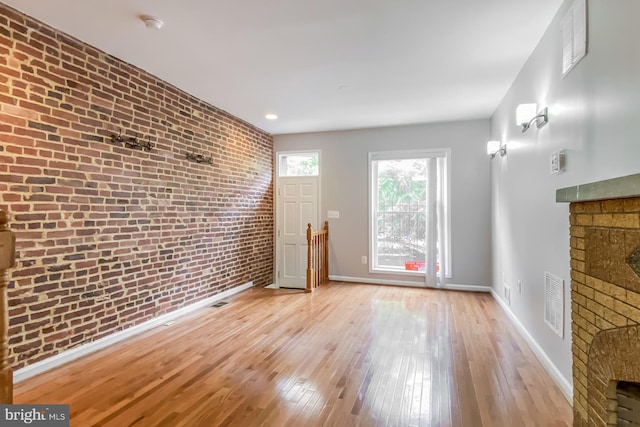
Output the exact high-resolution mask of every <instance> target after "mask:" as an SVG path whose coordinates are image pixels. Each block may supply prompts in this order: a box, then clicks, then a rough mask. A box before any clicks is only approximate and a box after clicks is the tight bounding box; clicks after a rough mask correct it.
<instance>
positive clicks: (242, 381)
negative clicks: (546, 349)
mask: <svg viewBox="0 0 640 427" xmlns="http://www.w3.org/2000/svg"><path fill="white" fill-rule="evenodd" d="M226 301H229V304H227V305H225V306H223V307H221V308H205V309H202V310H200V311H198V312H196V313H194V314H192V315H190V316H188V317H183V318H181V319H180V320H178V321H177V322H176V323H175V324H173V325H171V326H161V327H158V328H156V329H154V330H152V331H149V332H147V333H145V334H143V335H139V336H137V337H135V338H132V339H130V340H128V341H125V342H123V343H120V344H118V345H115V346H113V347H112V348H110V349H108V350H104V351H101V352H98V353H95V354H93V355H90V356H88V357H85V358H83V359H81V360H78V361H75V362H72V363H70V364H67V365H65V366H63V367H61V368H58V369H56V370H55V371H53V372H49V373H45V374H43V375H40V376H39V377H35V378H32V379H29V380H26V381H23V382H21V383H20V384H18V385H17V386H16V390H15V392H16V398H15V402H16V403H67V404H70V405H71V425H72V426H78V427H85V426H117V427H121V426H203V427H211V426H218V425H225V426H242V427H244V426H321V425H326V426H505V427H514V426H569V425H571V419H572V414H571V408H570V405H569V403H568V402H567V401H566V399H565V398H564V396H563V395H562V393H561V392H560V390H559V389H558V388H557V387H556V386H555V384H554V382H553V381H552V380H551V378H550V377H549V376H548V375H547V373H546V372H545V371H544V369H543V368H542V366H541V365H540V363H539V362H538V361H537V359H536V358H535V356H534V355H533V353H532V352H531V351H530V350H529V348H528V347H527V345H526V344H525V343H524V341H523V340H522V339H521V338H520V336H519V335H518V333H517V332H516V331H515V329H514V328H513V327H512V326H511V325H510V323H509V321H508V319H507V317H506V315H505V314H504V313H503V312H502V311H501V309H500V308H499V306H498V305H497V304H496V303H495V301H494V300H493V299H492V297H491V296H490V295H489V294H480V293H467V292H452V291H441V290H429V289H415V288H403V287H390V286H376V285H361V284H346V283H332V284H329V285H325V286H322V287H320V288H319V289H318V290H316V292H314V293H313V294H305V293H304V292H303V291H295V290H285V289H257V288H254V289H251V290H248V291H246V292H243V293H242V294H239V295H237V296H235V297H232V298H229V299H227V300H226Z"/></svg>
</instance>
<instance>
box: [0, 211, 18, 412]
mask: <svg viewBox="0 0 640 427" xmlns="http://www.w3.org/2000/svg"><path fill="white" fill-rule="evenodd" d="M8 223H9V217H8V216H7V214H6V213H5V212H2V211H0V404H11V403H13V372H12V371H11V366H9V301H8V296H7V285H8V284H9V269H10V268H11V267H13V265H14V264H15V253H16V236H15V234H13V232H12V231H11V230H9V226H8Z"/></svg>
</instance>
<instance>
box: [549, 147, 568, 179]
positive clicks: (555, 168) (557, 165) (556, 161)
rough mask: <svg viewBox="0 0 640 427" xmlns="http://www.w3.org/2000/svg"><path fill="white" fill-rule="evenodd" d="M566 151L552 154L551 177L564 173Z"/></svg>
mask: <svg viewBox="0 0 640 427" xmlns="http://www.w3.org/2000/svg"><path fill="white" fill-rule="evenodd" d="M564 157H565V156H564V150H559V151H556V152H554V153H551V175H555V174H558V173H562V172H564Z"/></svg>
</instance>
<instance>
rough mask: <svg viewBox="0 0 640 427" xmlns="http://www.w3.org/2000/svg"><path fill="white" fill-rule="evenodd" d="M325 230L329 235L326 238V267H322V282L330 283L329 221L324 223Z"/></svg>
mask: <svg viewBox="0 0 640 427" xmlns="http://www.w3.org/2000/svg"><path fill="white" fill-rule="evenodd" d="M324 229H325V231H326V232H327V235H326V236H324V239H325V240H324V257H323V260H324V266H323V267H322V271H323V273H322V276H323V277H322V281H323V282H328V281H329V221H325V222H324Z"/></svg>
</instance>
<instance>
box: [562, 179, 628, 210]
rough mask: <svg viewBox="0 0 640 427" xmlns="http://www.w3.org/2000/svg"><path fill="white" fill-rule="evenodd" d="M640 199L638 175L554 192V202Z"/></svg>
mask: <svg viewBox="0 0 640 427" xmlns="http://www.w3.org/2000/svg"><path fill="white" fill-rule="evenodd" d="M629 197H640V174H634V175H628V176H623V177H620V178H613V179H607V180H604V181H597V182H591V183H588V184H581V185H575V186H573V187H567V188H560V189H559V190H556V202H558V203H573V202H589V201H595V200H612V199H623V198H629Z"/></svg>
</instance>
